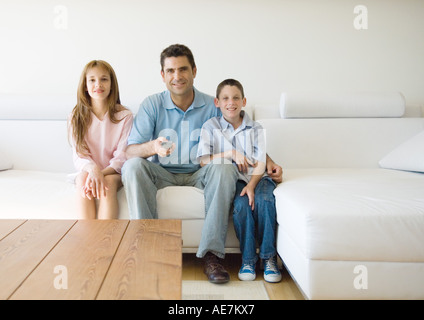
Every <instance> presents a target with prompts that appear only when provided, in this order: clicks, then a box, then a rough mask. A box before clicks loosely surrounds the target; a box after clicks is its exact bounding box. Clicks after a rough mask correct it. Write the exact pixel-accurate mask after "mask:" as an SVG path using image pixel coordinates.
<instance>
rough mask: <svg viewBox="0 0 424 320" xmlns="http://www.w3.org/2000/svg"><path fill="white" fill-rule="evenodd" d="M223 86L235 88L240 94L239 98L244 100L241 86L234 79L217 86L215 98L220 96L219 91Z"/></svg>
mask: <svg viewBox="0 0 424 320" xmlns="http://www.w3.org/2000/svg"><path fill="white" fill-rule="evenodd" d="M225 86H232V87H237V88H238V89H239V90H240V92H241V97H242V98H243V99H244V89H243V86H242V84H241V83H240V82H239V81H237V80H235V79H226V80H224V81H222V82H221V83H220V84H219V85H218V87H217V88H216V98H217V99H219V95H220V94H221V91H222V89H223V88H224V87H225Z"/></svg>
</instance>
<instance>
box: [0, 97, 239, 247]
mask: <svg viewBox="0 0 424 320" xmlns="http://www.w3.org/2000/svg"><path fill="white" fill-rule="evenodd" d="M60 98H61V97H53V98H51V99H47V102H46V103H44V104H43V103H41V102H40V100H42V97H39V96H36V97H33V98H22V97H18V96H14V97H6V98H4V97H3V99H1V97H0V107H1V108H0V219H76V218H78V215H77V210H76V201H75V197H76V192H75V186H74V184H71V183H69V182H68V174H70V173H73V172H74V167H73V163H72V150H71V147H70V145H69V143H68V138H67V122H66V120H65V119H66V117H67V113H68V110H70V108H69V106H72V102H69V104H68V106H64V103H63V102H62V103H61V102H60V101H61V100H60ZM68 101H71V99H68ZM28 105H30V106H31V105H32V106H34V108H36V109H37V110H41V112H39V113H37V112H35V111H33V110H32V109H31V110H30V109H29V108H28ZM57 105H60V106H61V108H62V112H58V111H55V112H53V113H48V110H57ZM7 106H13V108H12V107H10V108H7ZM22 106H24V108H22ZM71 108H72V107H71ZM134 109H135V108H134ZM63 110H66V112H63ZM43 118H47V120H46V119H43ZM57 118H58V119H59V120H57ZM181 199H184V200H182V201H181ZM118 200H119V209H120V210H119V218H120V219H129V214H128V206H127V200H126V197H125V190H124V188H121V190H120V191H119V192H118ZM157 200H158V207H157V209H158V216H159V218H160V219H182V238H183V252H196V251H197V248H198V245H199V242H200V236H201V231H202V226H203V222H204V217H205V211H204V208H205V205H204V198H203V191H202V190H199V189H196V188H194V187H168V188H165V189H162V190H159V192H158V194H157ZM228 230H229V232H228V236H227V240H226V252H240V249H239V242H238V240H237V237H236V235H235V231H234V227H233V225H232V220H231V221H230V222H229V228H228Z"/></svg>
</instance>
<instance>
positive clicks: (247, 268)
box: [238, 263, 256, 281]
mask: <svg viewBox="0 0 424 320" xmlns="http://www.w3.org/2000/svg"><path fill="white" fill-rule="evenodd" d="M238 277H239V279H240V280H242V281H253V280H255V279H256V272H255V264H248V263H243V265H242V266H241V268H240V271H239V273H238Z"/></svg>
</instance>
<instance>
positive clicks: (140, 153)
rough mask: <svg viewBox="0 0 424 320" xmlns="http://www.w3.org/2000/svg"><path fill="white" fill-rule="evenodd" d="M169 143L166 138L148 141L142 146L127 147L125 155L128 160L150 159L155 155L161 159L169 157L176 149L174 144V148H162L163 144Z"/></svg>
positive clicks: (141, 144) (132, 145)
mask: <svg viewBox="0 0 424 320" xmlns="http://www.w3.org/2000/svg"><path fill="white" fill-rule="evenodd" d="M165 141H167V140H166V138H164V137H159V138H157V139H155V140H152V141H147V142H145V143H140V144H131V145H129V146H128V147H127V149H126V151H125V153H126V155H127V159H131V158H145V159H146V158H149V157H151V156H154V155H156V154H157V155H159V156H160V157H167V156H169V155H170V154H171V153H172V151H174V149H175V143H173V144H172V147H171V148H169V149H166V148H164V147H162V142H165Z"/></svg>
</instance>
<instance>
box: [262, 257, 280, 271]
mask: <svg viewBox="0 0 424 320" xmlns="http://www.w3.org/2000/svg"><path fill="white" fill-rule="evenodd" d="M265 270H266V271H272V272H274V273H278V268H277V263H276V261H275V259H274V258H270V259H268V260H265Z"/></svg>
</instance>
